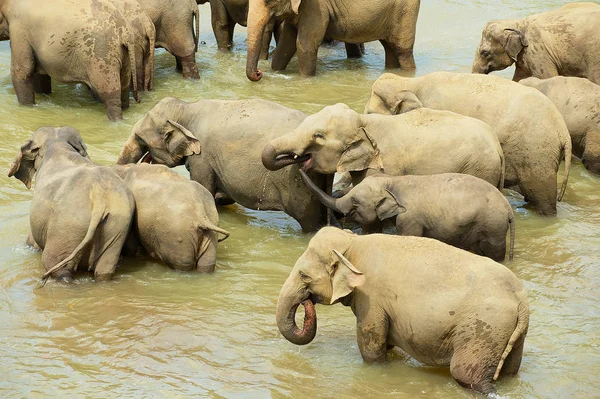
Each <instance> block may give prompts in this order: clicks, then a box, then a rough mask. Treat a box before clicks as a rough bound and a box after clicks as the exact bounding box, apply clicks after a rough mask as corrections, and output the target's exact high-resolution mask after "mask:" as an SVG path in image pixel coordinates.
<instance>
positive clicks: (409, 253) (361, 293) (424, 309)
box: [276, 227, 529, 394]
mask: <svg viewBox="0 0 600 399" xmlns="http://www.w3.org/2000/svg"><path fill="white" fill-rule="evenodd" d="M337 302H340V303H342V304H343V305H344V306H350V307H351V308H352V312H353V313H354V314H355V315H356V320H357V341H358V348H359V350H360V353H361V355H362V358H363V360H364V361H365V362H367V363H372V362H384V361H386V360H387V351H388V349H391V348H392V347H394V346H397V347H399V348H401V349H402V350H403V351H404V352H406V353H407V354H409V355H410V356H412V357H413V358H415V359H416V360H418V361H419V362H421V363H424V364H426V365H431V366H450V373H451V374H452V377H454V379H455V380H456V381H457V382H458V383H459V384H460V385H462V386H464V387H466V388H468V389H473V390H475V391H478V392H482V393H486V394H487V393H491V392H493V391H494V387H493V385H492V382H493V380H496V379H497V378H498V377H499V376H500V375H514V374H516V373H517V372H518V370H519V367H520V364H521V357H522V354H523V344H524V342H525V336H526V335H527V329H528V326H529V304H528V301H527V293H526V292H525V289H524V288H523V284H521V282H520V281H519V279H518V278H517V276H515V275H514V274H513V273H512V272H511V271H510V270H509V269H507V268H506V267H504V266H502V265H501V264H499V263H496V262H494V261H492V260H491V259H488V258H484V257H481V256H478V255H474V254H471V253H469V252H466V251H463V250H461V249H457V248H454V247H451V246H449V245H447V244H444V243H442V242H440V241H437V240H432V239H429V238H423V237H399V236H393V235H383V234H372V235H367V236H357V235H355V234H353V233H352V232H349V231H347V230H340V229H336V228H334V227H325V228H323V229H321V230H320V231H319V232H318V233H317V234H316V235H315V236H314V237H313V238H312V240H310V243H309V244H308V248H307V249H306V251H305V252H304V253H303V254H302V256H300V258H299V259H298V261H297V262H296V264H295V265H294V268H293V270H292V272H291V273H290V276H289V277H288V279H287V280H286V282H285V284H284V285H283V287H282V288H281V292H280V294H279V299H278V301H277V311H276V312H277V313H276V318H277V326H278V327H279V331H280V332H281V333H282V334H283V336H284V337H285V338H286V339H288V340H289V341H290V342H293V343H295V344H298V345H303V344H307V343H309V342H310V341H311V340H312V338H313V337H314V336H315V333H316V325H317V318H316V312H315V309H314V305H313V304H314V303H322V304H326V305H329V304H334V303H337ZM300 304H303V305H304V306H305V311H306V315H307V316H306V317H305V323H304V328H303V329H302V330H300V329H299V328H297V327H296V323H295V320H294V315H295V311H296V309H297V307H298V305H300ZM307 326H308V327H307Z"/></svg>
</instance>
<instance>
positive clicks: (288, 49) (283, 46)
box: [271, 22, 298, 71]
mask: <svg viewBox="0 0 600 399" xmlns="http://www.w3.org/2000/svg"><path fill="white" fill-rule="evenodd" d="M297 38H298V30H297V29H296V27H295V26H293V25H292V24H291V23H289V22H284V23H282V24H281V29H280V33H279V39H278V40H277V46H276V47H275V51H274V52H273V59H272V60H271V68H272V69H273V70H274V71H283V70H284V69H285V68H286V67H287V66H288V64H289V62H290V60H291V59H292V57H293V56H294V54H296V40H297Z"/></svg>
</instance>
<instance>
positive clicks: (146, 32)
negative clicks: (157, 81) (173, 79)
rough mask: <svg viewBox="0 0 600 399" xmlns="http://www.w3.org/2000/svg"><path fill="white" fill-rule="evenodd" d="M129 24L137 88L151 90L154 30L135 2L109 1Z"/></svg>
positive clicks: (129, 0)
mask: <svg viewBox="0 0 600 399" xmlns="http://www.w3.org/2000/svg"><path fill="white" fill-rule="evenodd" d="M110 1H111V2H112V3H113V4H114V5H115V6H116V7H117V8H118V9H119V11H120V12H121V14H123V16H124V17H125V18H126V20H127V21H128V22H129V28H130V29H131V31H132V33H133V36H134V40H135V50H134V52H135V60H136V65H135V67H136V75H137V87H138V89H139V90H148V91H150V90H152V86H153V84H154V46H155V41H156V30H155V29H154V24H153V23H152V20H151V19H150V17H149V16H148V15H147V14H146V13H145V12H144V10H143V9H142V7H141V6H140V4H139V3H138V2H137V0H110Z"/></svg>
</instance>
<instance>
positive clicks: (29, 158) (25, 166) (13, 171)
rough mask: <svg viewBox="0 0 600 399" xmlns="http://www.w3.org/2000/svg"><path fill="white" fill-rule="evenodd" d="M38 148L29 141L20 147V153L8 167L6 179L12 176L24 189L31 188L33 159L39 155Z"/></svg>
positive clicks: (33, 171)
mask: <svg viewBox="0 0 600 399" xmlns="http://www.w3.org/2000/svg"><path fill="white" fill-rule="evenodd" d="M39 151H40V149H39V147H37V146H36V145H35V144H34V143H33V141H31V140H29V141H28V142H27V143H25V144H24V145H23V146H22V147H21V151H20V152H19V153H18V154H17V156H16V157H15V160H14V161H13V163H12V164H11V165H10V169H9V170H8V177H11V176H14V177H16V178H17V179H19V180H21V181H22V182H23V184H25V187H27V188H31V181H32V180H33V176H34V175H35V159H36V158H37V156H38V154H39Z"/></svg>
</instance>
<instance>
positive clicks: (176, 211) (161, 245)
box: [112, 164, 229, 273]
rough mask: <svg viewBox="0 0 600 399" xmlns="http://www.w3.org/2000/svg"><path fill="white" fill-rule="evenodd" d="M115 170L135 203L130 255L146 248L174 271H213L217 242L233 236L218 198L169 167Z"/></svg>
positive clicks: (137, 166)
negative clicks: (222, 222)
mask: <svg viewBox="0 0 600 399" xmlns="http://www.w3.org/2000/svg"><path fill="white" fill-rule="evenodd" d="M112 169H113V170H114V171H115V173H116V174H117V175H119V176H120V177H121V178H122V179H123V180H125V183H127V187H129V189H130V190H131V192H132V193H133V198H134V199H135V206H136V212H135V218H134V223H133V229H132V232H131V237H130V240H128V244H127V245H128V247H127V251H130V252H131V253H134V252H136V250H137V248H138V246H139V245H141V246H142V248H144V250H145V251H146V252H147V253H148V254H149V255H150V256H152V257H153V258H155V259H160V260H161V261H163V262H164V263H165V264H166V265H167V266H169V267H170V268H172V269H175V270H183V271H190V270H197V271H199V272H203V273H212V272H213V271H214V269H215V262H216V260H217V242H219V241H223V240H224V239H226V238H227V237H229V233H228V232H227V231H225V230H223V229H222V228H220V227H218V224H219V214H218V213H217V208H216V206H215V202H214V199H213V196H212V194H211V193H209V192H208V190H206V189H205V188H204V187H202V186H201V185H200V184H198V183H196V182H194V181H190V180H189V179H186V178H185V177H183V176H181V175H179V174H177V173H175V172H173V171H171V170H170V169H169V168H167V167H166V166H163V165H148V164H140V165H135V164H132V165H117V166H113V167H112ZM218 234H221V235H223V238H221V239H219V237H218Z"/></svg>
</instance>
